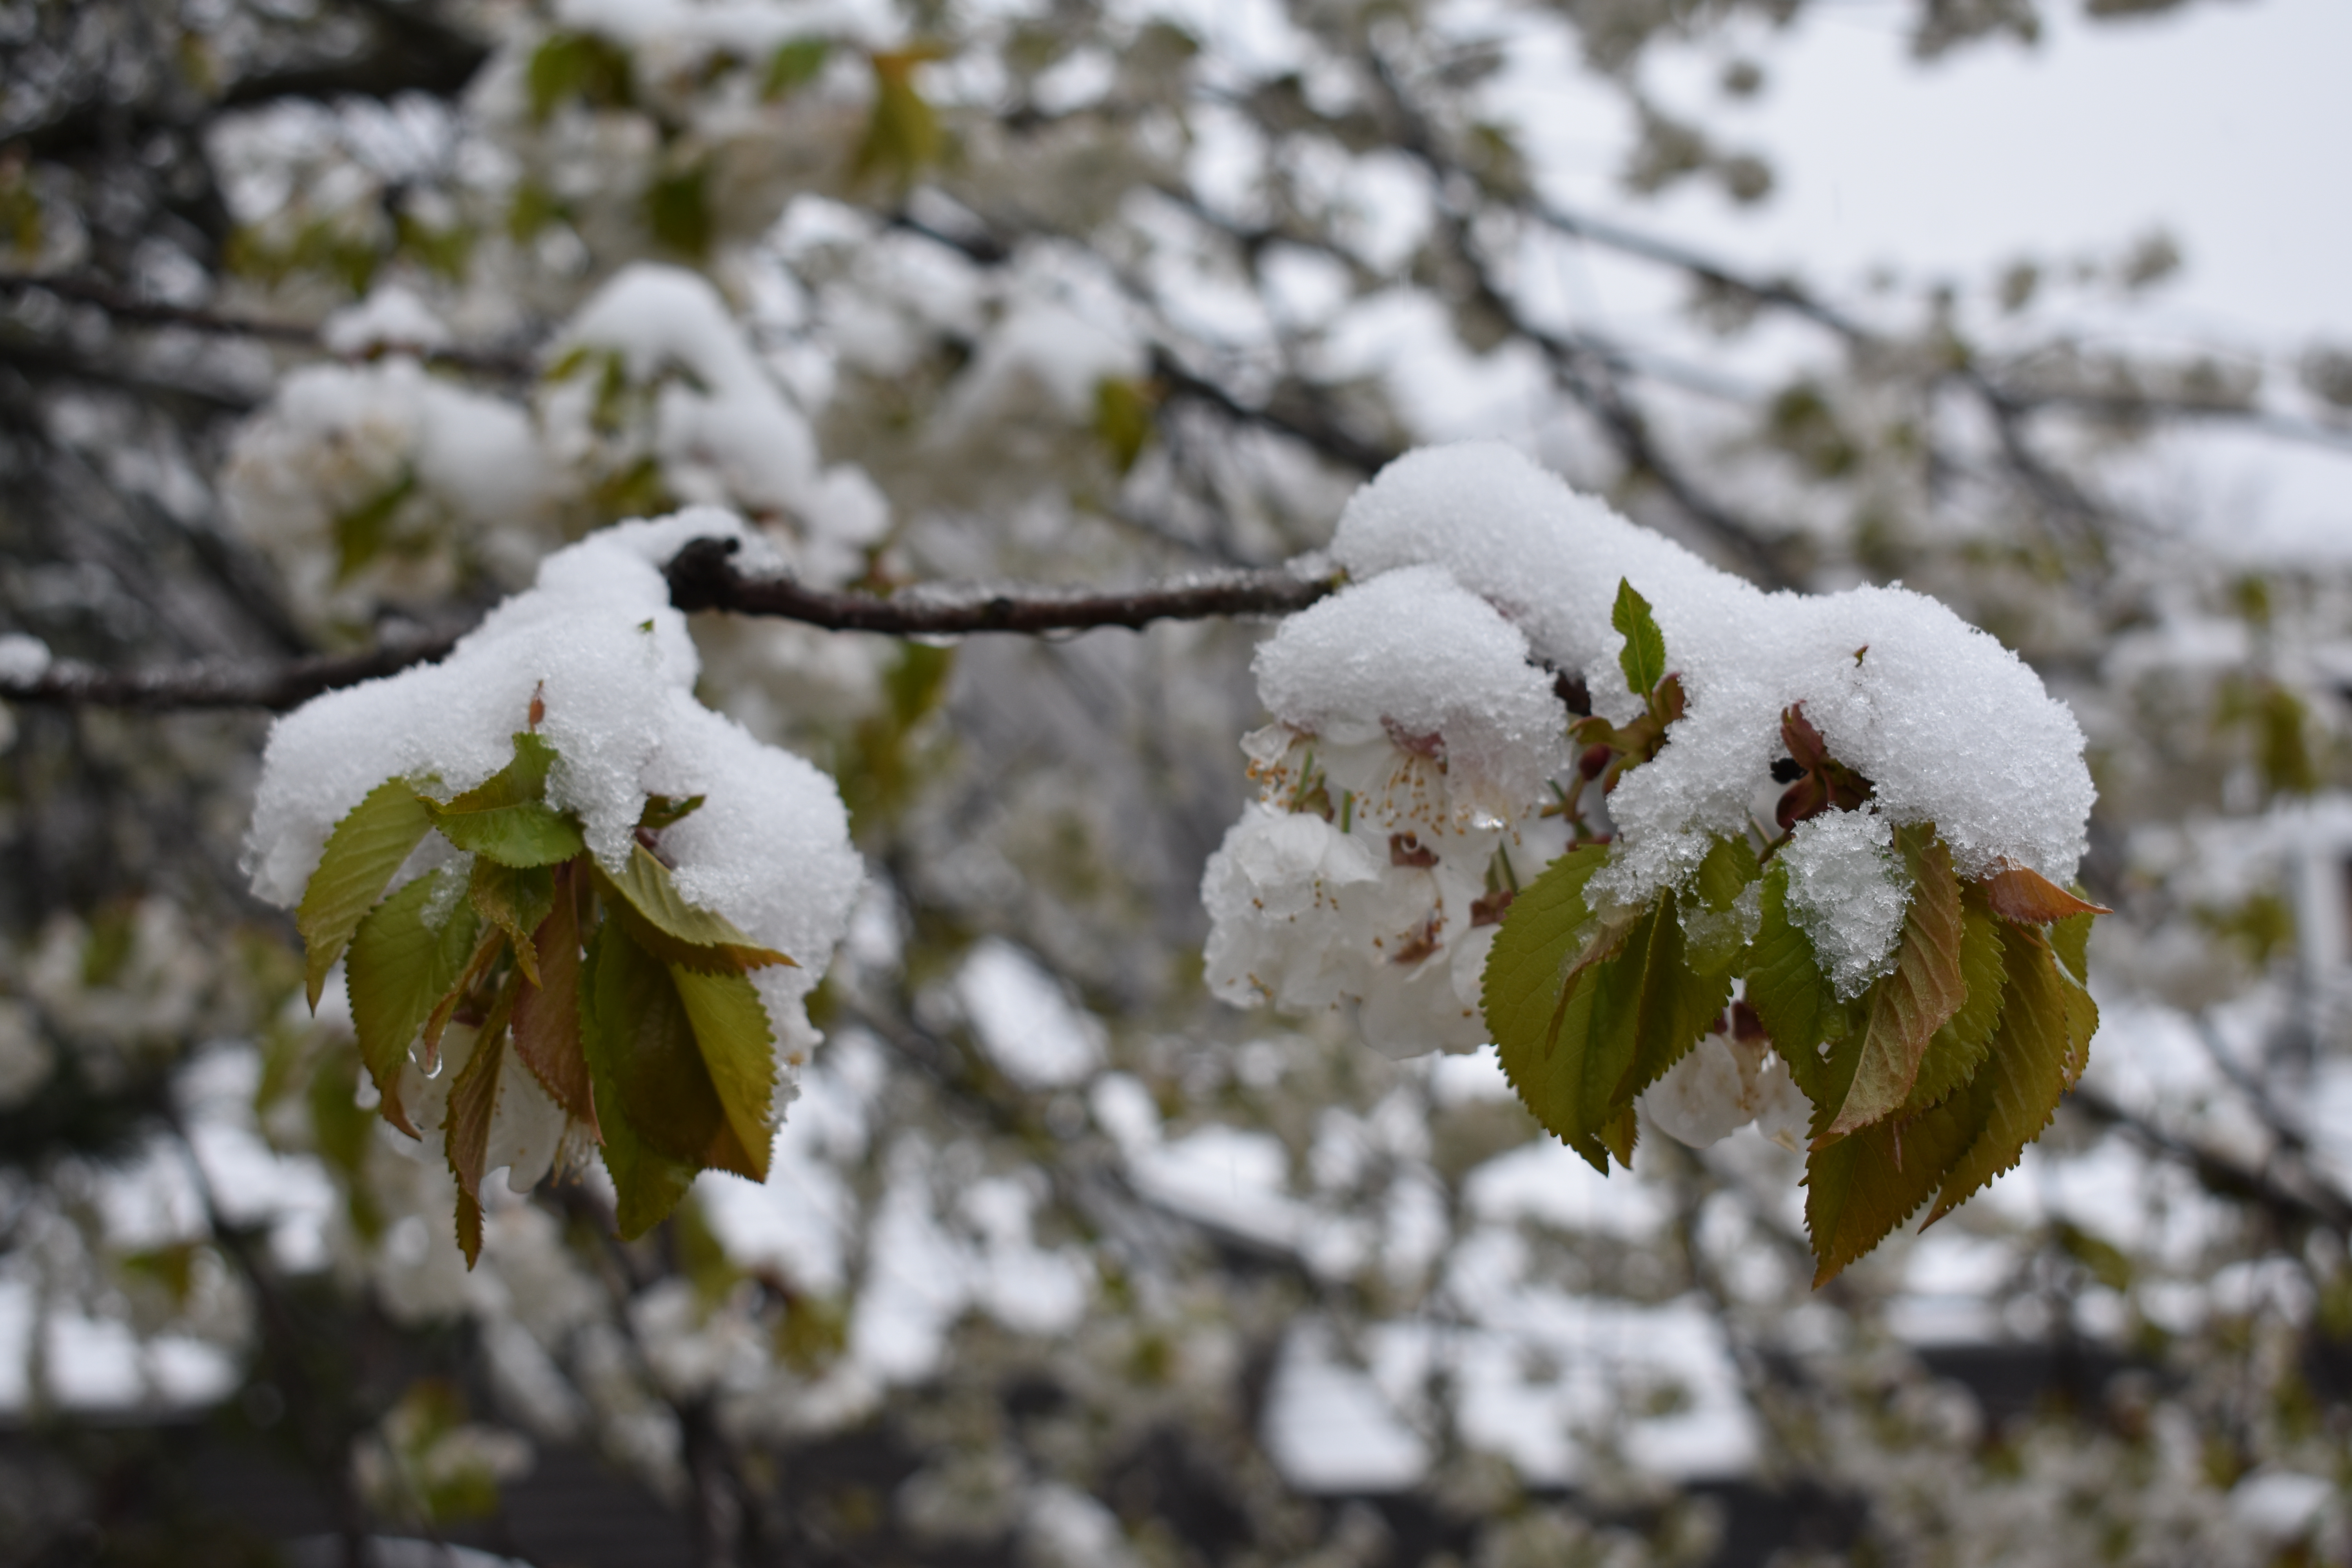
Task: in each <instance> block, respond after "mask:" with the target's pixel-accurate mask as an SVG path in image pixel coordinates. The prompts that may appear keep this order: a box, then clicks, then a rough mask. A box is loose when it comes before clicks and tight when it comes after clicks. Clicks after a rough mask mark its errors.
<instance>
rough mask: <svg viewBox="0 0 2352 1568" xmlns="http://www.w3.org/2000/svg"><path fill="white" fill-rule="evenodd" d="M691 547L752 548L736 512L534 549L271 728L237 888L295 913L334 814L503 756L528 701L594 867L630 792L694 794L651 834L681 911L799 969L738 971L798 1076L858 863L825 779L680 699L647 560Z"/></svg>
mask: <svg viewBox="0 0 2352 1568" xmlns="http://www.w3.org/2000/svg"><path fill="white" fill-rule="evenodd" d="M704 538H721V539H733V540H737V541H740V543H741V545H742V547H743V548H744V550H745V551H746V552H751V553H752V554H753V555H754V556H755V557H756V555H757V554H758V552H760V551H761V548H762V546H761V539H760V536H759V535H757V534H756V533H753V532H751V531H749V530H747V529H746V528H745V527H744V525H743V524H742V522H741V521H740V519H738V518H736V517H735V516H734V515H733V514H731V513H729V512H723V511H719V510H712V509H708V508H697V509H691V510H687V511H683V512H679V513H677V515H675V516H672V517H668V518H664V519H662V520H660V521H655V522H632V523H626V524H624V525H622V526H620V527H618V528H614V529H608V530H606V531H603V532H601V533H597V534H594V535H592V536H591V537H590V538H588V539H586V540H583V542H580V543H578V544H574V545H572V546H571V547H570V548H569V549H566V550H562V551H560V552H557V553H555V554H553V555H551V556H549V557H548V558H547V559H546V561H545V562H543V563H541V567H540V573H539V582H538V585H537V586H536V587H534V588H532V589H531V590H530V591H529V592H527V593H523V594H519V595H515V596H514V597H512V598H510V599H509V600H507V601H506V602H505V603H504V604H502V605H499V607H498V608H497V609H495V610H493V611H492V612H491V613H490V614H489V616H488V617H487V618H486V619H485V620H484V621H483V622H482V624H481V625H480V626H478V627H477V628H476V629H475V630H473V631H472V632H470V633H468V634H467V636H466V637H465V638H464V639H463V640H461V641H460V642H459V643H458V644H457V647H456V649H455V650H453V651H452V652H451V654H450V655H449V657H448V658H446V659H445V660H443V661H442V662H441V663H439V664H437V665H424V666H419V667H417V668H412V669H408V670H404V671H402V672H401V673H400V674H398V675H394V676H390V677H387V678H385V679H381V680H372V681H369V682H367V683H365V684H363V685H360V686H354V687H351V688H348V689H343V690H341V691H332V692H329V693H327V694H326V695H324V696H321V697H319V698H316V699H314V700H311V701H310V702H309V703H306V704H305V705H304V706H303V707H301V708H300V709H299V710H296V711H294V712H292V713H289V714H288V715H287V716H286V717H284V718H282V719H280V720H278V722H277V723H276V724H275V725H274V726H272V728H271V730H270V732H269V742H268V749H267V750H266V752H264V754H263V758H262V777H261V784H260V789H259V791H258V795H257V801H256V804H255V807H254V818H253V829H252V834H251V837H250V839H249V841H248V846H247V869H248V870H249V872H250V874H251V876H252V879H253V889H254V891H255V892H256V893H257V895H259V896H260V897H262V898H264V899H267V900H269V901H270V902H272V903H275V904H278V905H281V906H284V907H288V908H291V907H292V906H294V905H295V904H298V903H299V902H300V900H301V898H302V891H303V889H304V888H305V887H306V886H307V885H308V883H309V881H310V874H311V872H312V871H313V870H315V869H316V868H317V867H318V863H319V857H320V853H321V851H322V850H323V849H324V848H325V846H326V841H327V836H328V834H329V833H330V832H331V830H332V829H333V827H334V825H335V823H336V822H337V821H338V820H340V819H341V817H342V816H343V815H344V814H345V813H347V812H349V811H350V810H351V808H352V806H354V805H358V804H359V802H360V800H361V798H362V796H364V795H366V794H367V793H368V792H369V791H370V790H372V789H373V788H374V787H375V786H376V785H378V784H382V783H383V781H384V780H386V779H388V778H406V779H409V780H411V781H413V782H415V784H418V785H419V786H420V787H423V788H425V789H426V790H427V791H428V792H429V793H432V794H435V795H439V796H441V797H443V798H446V797H448V796H450V795H456V794H457V793H459V792H461V791H464V790H467V789H470V788H472V787H473V786H474V785H476V784H480V783H481V782H482V781H483V780H485V779H487V778H488V777H489V776H490V775H491V774H492V773H496V772H498V771H499V769H500V768H502V767H504V766H505V765H506V764H507V763H508V762H509V760H511V758H512V757H513V754H514V740H513V737H514V734H515V731H518V730H521V729H523V728H525V727H526V724H527V722H528V719H529V715H530V704H531V699H532V696H533V694H534V693H538V694H540V695H541V697H542V698H543V700H544V703H545V717H544V719H543V721H542V722H541V725H540V733H541V735H543V736H545V737H546V738H547V740H548V742H550V743H551V744H552V745H553V746H554V748H555V750H556V752H558V753H559V755H560V757H561V759H562V760H561V761H560V762H559V763H557V765H556V767H555V770H554V771H553V773H551V775H550V777H549V780H548V794H549V797H550V799H551V802H552V803H553V804H555V805H559V806H562V807H564V808H566V809H569V810H571V811H572V812H573V813H575V814H576V815H577V816H579V818H580V821H581V823H582V825H583V828H584V830H585V832H586V836H587V839H588V845H589V847H590V849H591V850H592V851H593V853H594V854H595V855H596V857H597V858H598V859H600V860H601V861H603V862H604V864H605V865H607V866H610V867H614V868H617V867H619V866H620V865H621V863H622V862H623V860H624V859H625V857H626V856H627V855H628V853H629V847H630V844H631V841H632V838H633V836H634V833H635V826H636V822H637V819H638V817H639V816H640V815H641V814H642V812H643V811H644V809H645V803H646V795H648V794H657V795H671V796H674V797H676V796H686V795H704V796H706V797H707V798H706V800H705V803H704V805H702V807H701V808H700V809H699V810H698V811H696V812H695V813H694V814H693V815H691V816H688V817H686V818H685V819H684V820H683V821H680V822H678V823H677V824H675V825H673V826H670V827H668V828H667V829H666V830H664V832H663V835H662V848H663V850H664V852H665V853H667V854H669V855H671V856H672V857H674V858H676V860H677V886H678V889H679V891H680V892H681V893H682V894H684V895H685V897H686V898H687V899H688V900H689V901H691V902H693V903H696V904H698V905H700V906H702V907H703V908H706V909H709V910H716V911H717V912H719V913H720V914H723V915H725V916H726V917H727V918H728V919H730V920H731V921H734V922H735V923H736V924H737V925H739V926H740V927H741V928H742V929H743V930H744V931H746V932H747V933H749V934H750V936H751V938H752V940H753V941H755V942H760V943H762V944H764V945H767V946H771V947H774V948H777V949H779V950H781V951H782V952H786V953H789V954H791V955H792V956H793V958H795V959H796V960H798V961H799V963H800V965H801V967H799V968H787V967H783V966H781V965H780V966H773V967H770V968H766V969H762V970H759V971H755V972H754V973H753V975H752V981H753V984H755V985H756V986H757V987H758V988H759V990H760V994H761V997H762V998H763V999H764V1000H765V1002H766V1003H767V1005H768V1012H769V1015H770V1017H771V1019H772V1022H773V1024H774V1026H775V1030H776V1037H777V1040H778V1043H779V1048H780V1053H781V1054H782V1057H783V1058H784V1060H785V1061H786V1062H787V1064H793V1065H796V1064H797V1063H798V1062H799V1061H800V1060H801V1059H802V1058H804V1057H805V1055H806V1053H807V1050H808V1049H809V1047H812V1046H813V1045H814V1043H815V1038H816V1037H815V1035H814V1032H813V1031H812V1030H811V1028H810V1027H809V1025H808V1022H807V1018H806V1016H805V1014H804V1013H803V1008H802V1005H801V1004H802V1001H803V998H804V997H805V996H806V995H807V994H808V992H809V990H810V989H811V988H812V987H814V985H815V984H816V982H817V980H818V978H819V977H820V976H821V975H822V974H823V973H824V963H825V960H826V959H827V958H828V957H829V956H830V955H831V953H832V951H833V947H834V944H835V942H838V941H839V940H840V937H841V934H842V931H843V930H844V929H845V927H846V925H847V922H848V919H849V912H850V909H851V906H852V905H853V904H854V903H855V901H856V895H857V890H858V888H859V885H860V883H861V881H862V879H863V871H862V868H861V866H860V863H859V861H858V858H857V856H856V852H855V851H854V850H852V849H851V847H850V846H849V827H848V817H847V814H846V813H845V811H844V809H843V807H842V804H841V797H840V796H839V795H838V794H836V793H835V789H834V786H833V783H832V781H831V780H830V779H828V778H826V777H825V776H824V774H823V773H819V772H818V771H817V770H816V769H815V768H814V767H812V766H811V765H809V764H808V763H805V762H803V761H802V760H801V759H800V758H798V757H796V756H793V755H792V754H790V753H789V752H781V751H777V750H775V749H773V748H772V747H768V746H763V745H761V743H760V742H757V741H754V740H753V739H752V738H751V736H750V735H749V734H748V733H746V732H745V731H743V730H742V728H741V727H740V726H739V725H737V724H736V723H735V722H734V721H731V720H730V719H727V718H725V717H723V716H721V715H719V714H717V713H713V712H712V711H710V710H709V709H707V708H704V707H703V706H702V705H701V704H700V703H698V702H697V701H696V700H695V698H694V681H695V678H696V676H697V674H698V670H699V664H698V658H697V657H696V654H695V649H694V644H693V642H692V640H691V638H690V637H688V632H687V625H686V617H685V616H683V615H681V614H680V613H679V612H678V611H677V610H675V609H673V608H671V607H670V604H669V590H668V585H667V583H666V582H665V581H664V579H663V577H662V573H661V565H662V563H665V562H667V561H668V560H669V558H670V557H671V556H673V555H675V554H676V553H677V551H678V549H679V547H680V546H682V545H683V544H684V543H685V542H687V541H688V540H691V539H704ZM430 842H433V841H430V840H428V843H430ZM407 869H408V871H410V872H411V873H421V872H422V871H424V870H426V869H429V867H427V866H425V865H424V864H423V863H422V862H421V861H416V862H412V864H411V866H410V867H409V868H407ZM788 1076H789V1075H788Z"/></svg>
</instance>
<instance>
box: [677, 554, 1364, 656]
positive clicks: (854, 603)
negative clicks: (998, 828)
mask: <svg viewBox="0 0 2352 1568" xmlns="http://www.w3.org/2000/svg"><path fill="white" fill-rule="evenodd" d="M734 549H735V546H734V544H733V543H732V542H729V541H724V540H716V539H698V540H696V541H694V542H691V543H689V544H688V545H687V547H686V548H685V549H683V550H681V551H679V552H677V558H676V559H675V560H673V561H672V562H671V563H670V564H669V591H670V603H671V604H673V605H677V607H678V608H679V609H681V610H727V611H731V612H732V613H734V614H736V615H742V616H777V617H780V618H782V619H783V620H788V621H799V622H802V623H803V624H804V625H807V626H822V627H824V628H825V629H826V630H828V631H839V632H880V633H883V634H884V635H886V636H889V637H962V636H967V635H970V634H971V633H975V632H1014V633H1020V634H1023V635H1026V636H1030V637H1036V636H1041V635H1044V634H1046V633H1050V632H1068V631H1089V630H1093V629H1095V628H1097V627H1102V626H1124V627H1127V628H1128V629H1129V630H1130V631H1132V630H1137V629H1139V628H1141V627H1143V626H1149V625H1150V623H1152V622H1153V621H1199V620H1210V619H1214V618H1217V617H1220V616H1286V615H1289V614H1291V613H1293V612H1294V611H1297V610H1303V609H1305V608H1306V607H1307V605H1311V604H1313V603H1315V601H1317V600H1318V599H1320V598H1322V597H1323V596H1324V595H1327V594H1328V593H1330V592H1331V590H1332V589H1333V588H1335V587H1337V586H1338V585H1339V576H1338V574H1337V573H1336V572H1332V571H1329V570H1328V569H1327V570H1325V571H1323V572H1321V573H1319V574H1318V573H1313V572H1300V571H1297V570H1294V569H1293V568H1291V567H1289V566H1273V567H1264V568H1260V569H1257V570H1254V571H1232V572H1213V573H1202V574H1198V575H1196V576H1191V577H1185V578H1180V579H1178V580H1176V581H1174V582H1171V583H1162V584H1151V585H1150V586H1147V587H1142V588H1135V589H1130V590H1128V591H1125V592H1120V593H1102V592H1098V591H1095V590H1090V589H1083V588H1081V589H1065V588H1055V587H1050V586H1044V585H1039V584H1007V585H1005V586H1003V587H1001V588H992V587H987V586H982V585H950V584H934V585H929V586H925V587H921V588H910V589H905V590H902V591H900V592H898V593H896V594H892V595H889V596H887V598H886V597H884V596H882V595H875V594H860V593H834V592H828V591H826V590H824V589H822V588H811V587H808V586H806V585H805V584H802V583H800V582H798V581H797V580H795V579H793V578H791V577H755V576H751V575H747V574H744V573H743V572H741V571H740V570H739V569H738V568H737V566H736V565H735V563H734V561H733V560H732V559H731V557H732V555H733V552H734Z"/></svg>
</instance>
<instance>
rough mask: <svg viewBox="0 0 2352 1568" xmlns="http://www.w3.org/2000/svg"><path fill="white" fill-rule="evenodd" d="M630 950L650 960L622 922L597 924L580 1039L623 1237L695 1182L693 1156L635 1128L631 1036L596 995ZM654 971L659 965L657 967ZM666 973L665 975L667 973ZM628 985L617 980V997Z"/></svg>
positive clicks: (635, 959)
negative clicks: (663, 1146)
mask: <svg viewBox="0 0 2352 1568" xmlns="http://www.w3.org/2000/svg"><path fill="white" fill-rule="evenodd" d="M622 950H626V951H628V952H631V953H633V954H634V956H632V957H630V958H627V959H625V960H624V961H623V962H624V963H627V964H629V965H630V966H631V967H632V968H639V967H642V966H643V965H644V964H645V963H646V960H645V958H644V955H643V954H642V953H637V952H635V946H634V944H633V943H632V942H630V941H629V940H628V938H627V937H625V936H624V935H623V934H622V933H621V931H620V929H619V928H618V927H616V926H614V925H613V924H612V923H611V922H610V921H607V922H605V923H604V924H603V925H601V926H599V927H598V928H597V929H596V933H595V935H594V936H593V938H592V939H591V940H590V942H589V944H588V951H587V955H586V958H585V959H584V961H583V964H582V970H581V976H580V985H581V1005H580V1019H581V1042H582V1045H583V1050H584V1055H585V1058H586V1061H587V1067H588V1072H589V1078H590V1081H591V1082H592V1084H593V1086H594V1093H595V1100H596V1121H597V1124H598V1126H599V1127H600V1128H601V1129H602V1130H603V1133H604V1169H605V1170H606V1171H607V1172H608V1173H610V1174H611V1175H612V1178H613V1188H614V1198H615V1213H614V1219H615V1221H616V1223H617V1224H618V1226H619V1228H620V1233H621V1239H622V1240H624V1241H633V1240H635V1238H636V1237H640V1236H643V1235H644V1234H645V1233H646V1231H648V1230H651V1229H652V1228H653V1227H654V1226H656V1225H659V1224H660V1223H661V1222H662V1221H663V1220H664V1219H665V1218H667V1216H668V1215H669V1212H670V1211H671V1210H672V1209H674V1208H676V1207H677V1204H678V1200H679V1199H681V1198H683V1197H684V1196H686V1194H687V1190H688V1188H689V1187H691V1186H692V1185H693V1184H694V1174H695V1169H696V1166H695V1164H694V1163H693V1162H692V1161H688V1160H679V1159H674V1158H672V1157H671V1156H669V1155H667V1154H665V1153H663V1152H660V1151H659V1150H657V1149H656V1148H654V1147H652V1146H651V1145H650V1144H648V1143H647V1142H646V1140H645V1139H644V1138H643V1137H641V1136H640V1135H639V1133H638V1131H637V1128H636V1124H635V1122H634V1121H632V1120H631V1119H630V1109H631V1108H630V1103H629V1096H628V1092H627V1090H626V1089H625V1087H624V1084H623V1080H622V1076H621V1068H622V1058H623V1057H624V1055H625V1051H626V1049H627V1041H626V1040H625V1037H624V1031H623V1030H622V1028H621V1027H620V1026H621V1024H622V1022H623V1021H622V1020H620V1019H618V1018H614V1019H613V1020H611V1022H612V1024H613V1025H614V1027H612V1028H609V1029H608V1028H606V1027H604V1022H605V1020H604V1019H603V1018H602V1017H601V1016H600V1014H599V1009H598V1006H597V999H598V997H599V996H600V995H601V994H603V992H604V989H605V987H606V984H607V981H606V977H605V975H604V968H605V966H606V963H607V961H608V960H609V959H610V958H611V957H612V955H613V953H614V952H616V951H622ZM654 967H655V968H656V970H658V969H659V966H658V965H655V966H654ZM664 978H665V979H667V973H665V974H664ZM627 989H628V987H627V986H626V985H620V984H615V993H616V997H617V996H618V995H619V994H620V993H623V992H625V991H626V990H627Z"/></svg>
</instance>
